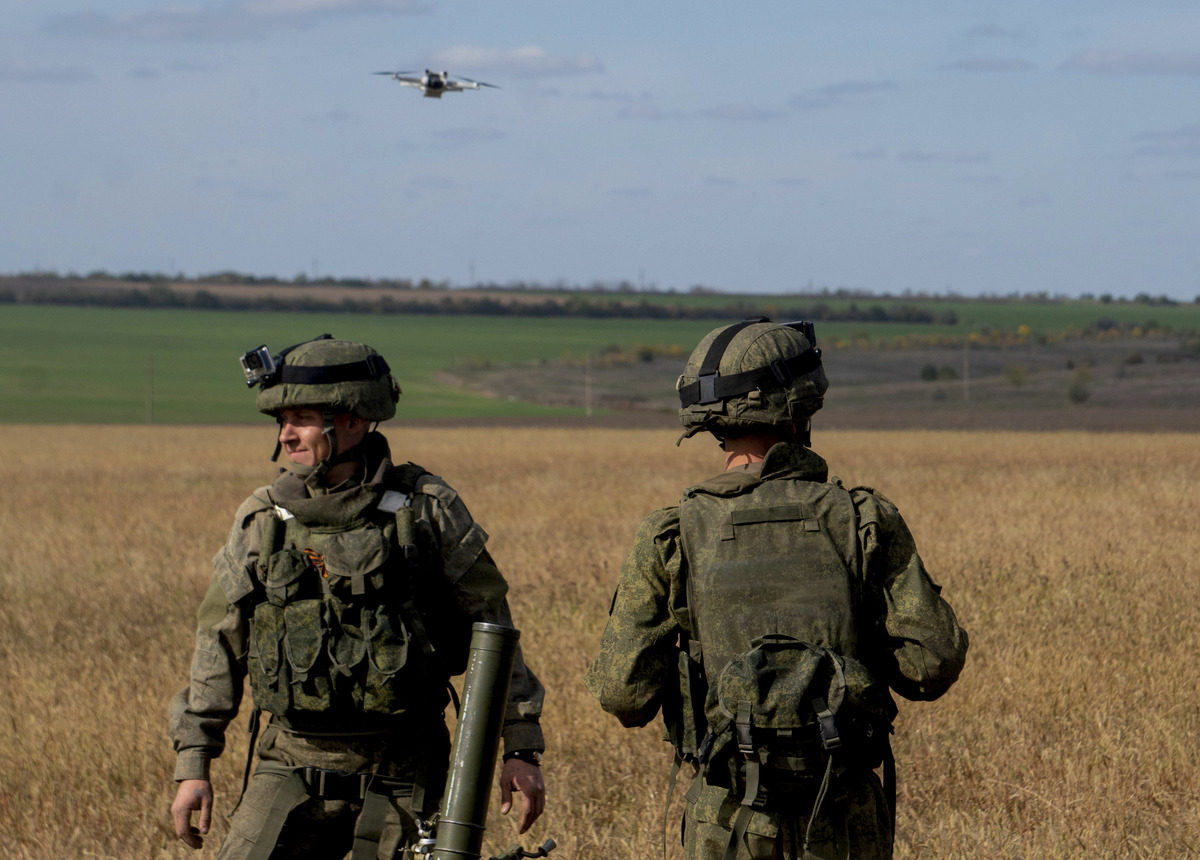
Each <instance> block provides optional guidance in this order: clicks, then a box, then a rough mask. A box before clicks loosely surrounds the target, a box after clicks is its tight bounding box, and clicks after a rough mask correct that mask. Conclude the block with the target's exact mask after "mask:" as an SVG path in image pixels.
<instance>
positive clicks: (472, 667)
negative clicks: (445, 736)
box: [430, 623, 521, 860]
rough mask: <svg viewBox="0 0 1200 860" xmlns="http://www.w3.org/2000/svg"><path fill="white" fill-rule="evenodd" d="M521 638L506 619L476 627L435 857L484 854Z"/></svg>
mask: <svg viewBox="0 0 1200 860" xmlns="http://www.w3.org/2000/svg"><path fill="white" fill-rule="evenodd" d="M520 638H521V634H520V632H519V631H517V630H514V629H513V628H512V627H504V626H503V625H500V624H484V623H477V624H475V625H474V626H473V627H472V632H471V651H470V655H469V658H468V662H467V673H466V675H465V676H464V678H463V692H462V709H461V711H460V712H459V715H458V725H457V727H456V728H455V730H454V748H453V752H452V754H451V762H450V777H449V780H448V782H447V784H446V796H445V798H444V799H443V801H442V809H441V815H440V817H439V819H438V826H437V842H436V844H435V845H434V848H433V852H432V853H431V854H430V857H431V860H461V858H468V860H477V858H478V857H479V856H480V850H481V849H482V847H483V830H484V826H485V825H486V823H487V810H488V801H489V800H490V799H491V796H492V777H493V776H494V775H495V773H496V754H497V753H498V752H499V751H500V731H501V729H503V728H504V712H505V709H506V707H507V705H508V684H509V680H510V678H511V677H512V667H513V660H514V659H515V658H516V653H517V640H519V639H520Z"/></svg>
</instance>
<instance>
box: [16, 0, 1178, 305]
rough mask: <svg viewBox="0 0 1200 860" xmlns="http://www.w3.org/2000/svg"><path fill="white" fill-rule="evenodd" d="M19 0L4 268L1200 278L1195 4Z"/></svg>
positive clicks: (1073, 288) (948, 287) (652, 279)
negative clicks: (459, 79)
mask: <svg viewBox="0 0 1200 860" xmlns="http://www.w3.org/2000/svg"><path fill="white" fill-rule="evenodd" d="M0 12H2V13H3V18H4V20H5V27H4V28H3V30H2V31H0V115H2V116H3V117H4V119H3V121H2V123H0V141H2V148H0V192H2V193H3V200H4V205H3V206H0V273H3V274H14V273H17V272H28V271H35V270H42V271H53V272H58V273H60V274H68V273H77V274H86V273H88V272H91V271H95V270H106V271H109V272H112V273H123V272H164V273H168V274H171V275H175V274H183V275H185V276H189V277H190V276H197V275H203V274H208V273H213V272H218V271H226V270H234V271H238V272H243V273H247V274H254V275H259V276H267V275H274V276H277V277H281V278H293V277H296V276H297V275H301V274H303V275H304V276H306V277H308V278H314V277H315V278H321V277H327V276H333V277H339V278H347V277H365V278H410V279H413V280H420V279H422V278H428V279H430V280H433V281H445V282H449V283H450V284H452V285H455V286H465V285H470V284H474V283H499V284H511V283H520V282H524V283H530V284H541V285H545V286H552V285H557V284H566V285H572V286H590V285H593V284H606V285H614V284H618V283H621V282H625V283H628V284H632V285H633V286H635V287H638V288H657V289H664V290H665V289H676V290H681V291H682V290H688V289H692V288H694V287H696V286H704V287H708V288H712V289H718V290H725V291H738V292H751V291H752V292H767V293H795V292H805V291H808V290H811V289H823V288H828V289H839V288H846V289H853V290H865V291H870V292H874V293H902V292H904V291H906V290H911V291H914V292H930V293H958V294H962V295H979V294H992V295H1007V294H1010V293H1014V292H1015V293H1039V292H1046V293H1049V294H1051V295H1066V296H1078V295H1083V294H1089V293H1090V294H1095V295H1097V296H1098V295H1102V294H1104V293H1111V294H1112V295H1115V296H1121V295H1125V296H1130V297H1132V296H1134V295H1136V294H1138V293H1149V294H1151V295H1153V296H1160V295H1165V296H1169V297H1172V298H1176V299H1181V300H1187V301H1191V300H1193V299H1195V298H1196V297H1197V296H1200V219H1198V218H1197V214H1198V208H1200V207H1198V205H1197V199H1198V193H1200V4H1197V3H1195V2H1194V0H1174V2H1156V0H1139V2H1136V3H1135V2H1131V0H1127V1H1126V2H1113V0H1056V2H1053V3H1046V2H1044V0H1037V2H1032V0H1005V2H976V0H956V2H950V0H945V2H942V0H912V1H911V2H906V3H896V2H879V0H862V2H854V0H851V2H847V3H838V4H832V3H810V2H799V0H786V2H774V0H762V2H758V3H754V4H734V3H728V2H725V3H715V2H708V0H691V2H679V0H658V2H636V3H634V2H628V0H606V2H604V3H587V4H585V3H580V2H572V0H557V2H546V0H522V2H512V0H476V2H448V0H447V2H443V0H177V2H169V3H168V2H151V0H105V2H103V3H98V2H81V1H80V0H0ZM426 68H434V69H439V70H440V69H444V70H447V71H449V72H450V73H451V75H452V76H453V75H460V76H464V77H467V78H471V79H475V80H482V81H485V82H488V83H491V84H494V85H496V88H492V89H482V90H479V91H468V92H463V93H457V94H449V95H446V96H445V97H443V98H442V99H440V100H435V99H428V98H423V97H422V96H421V94H420V92H419V91H417V90H414V89H409V88H406V87H402V86H401V85H400V84H398V83H397V82H395V81H393V80H391V79H390V78H388V77H386V76H380V75H375V74H373V73H374V72H377V71H393V70H406V71H407V70H417V71H418V72H419V71H421V70H424V69H426Z"/></svg>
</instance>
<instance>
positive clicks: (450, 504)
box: [170, 437, 544, 780]
mask: <svg viewBox="0 0 1200 860" xmlns="http://www.w3.org/2000/svg"><path fill="white" fill-rule="evenodd" d="M378 438H379V440H380V441H381V443H382V445H383V448H384V453H383V457H384V462H383V465H381V466H380V467H379V468H376V469H374V470H372V474H375V475H376V476H378V475H380V474H381V473H382V472H383V466H386V465H390V458H389V457H388V455H387V454H386V443H385V442H382V437H378ZM273 489H274V488H273V487H262V488H259V489H258V490H256V491H255V492H254V494H253V495H252V496H251V497H250V498H248V499H247V500H246V501H245V502H244V503H243V504H242V505H241V507H240V508H239V509H238V511H237V513H236V515H235V516H234V524H233V529H232V531H231V532H230V535H229V539H228V540H227V542H226V544H225V546H224V547H223V548H222V549H221V550H220V552H218V553H217V554H216V556H215V557H214V558H213V571H214V572H213V578H212V581H211V583H210V585H209V589H208V593H207V594H206V595H205V598H204V600H203V602H202V603H201V606H200V609H199V612H198V613H197V621H198V629H197V631H196V650H195V655H194V657H193V660H192V669H191V682H190V684H189V685H188V687H187V688H185V689H184V690H182V691H180V692H179V693H178V694H177V695H176V696H175V697H174V698H173V699H172V700H171V705H170V735H171V739H172V743H173V746H174V748H175V751H176V753H177V760H176V768H175V779H176V780H182V779H207V778H208V773H209V764H210V762H211V760H212V759H214V758H216V757H217V756H219V755H220V754H221V752H222V750H223V749H224V747H225V730H226V727H227V726H228V725H229V723H230V722H231V721H232V720H233V718H234V717H235V716H236V715H237V713H238V709H239V706H240V704H241V700H242V692H243V686H244V681H245V679H246V674H247V665H246V658H247V654H248V650H249V642H250V618H251V616H252V615H253V611H254V607H253V606H252V605H249V603H248V601H247V596H248V595H250V594H251V592H252V591H253V590H254V588H255V573H254V570H255V565H256V564H257V561H258V556H259V547H258V545H257V543H258V529H257V528H256V527H255V518H256V517H258V516H261V515H262V514H264V512H267V511H270V510H272V509H273V508H274V507H275V500H274V499H273V496H272V492H273ZM340 489H343V488H335V489H334V490H333V491H332V492H337V491H338V490H340ZM411 504H412V506H413V512H414V515H415V517H416V519H417V522H418V523H419V524H424V525H425V526H427V527H428V528H429V529H431V531H432V534H433V535H435V537H436V540H437V543H438V545H439V549H440V552H441V559H442V566H443V573H444V576H445V577H446V579H447V580H448V581H449V582H451V583H452V584H453V586H452V590H453V598H454V600H455V601H456V602H457V604H458V609H459V610H461V612H462V613H463V614H465V615H466V616H467V617H468V618H469V619H470V620H471V621H484V622H490V623H495V624H503V625H507V626H512V619H511V616H510V613H509V608H508V601H507V598H506V595H507V592H508V584H507V582H506V581H505V579H504V576H503V575H502V574H501V573H500V571H499V570H498V569H497V567H496V565H495V563H494V562H493V560H492V558H491V556H490V555H489V554H488V552H487V550H486V549H485V543H486V541H487V537H488V536H487V533H486V532H485V531H484V530H483V529H482V528H481V527H480V526H479V525H478V524H477V523H475V522H474V520H472V518H471V515H470V513H469V512H468V511H467V508H466V506H465V505H464V504H463V502H462V500H461V499H460V498H459V497H458V494H457V493H456V492H455V491H454V490H453V489H452V488H451V487H450V486H449V485H448V484H446V483H445V482H444V481H442V480H441V479H440V478H437V477H436V476H432V475H425V476H424V478H423V479H422V482H421V485H420V488H419V489H418V490H417V491H416V492H414V493H413V496H412V502H411ZM543 696H544V691H543V689H542V685H541V683H540V682H539V681H538V679H537V677H536V676H535V675H534V674H533V672H532V671H530V670H529V668H528V667H527V666H526V665H525V662H524V660H523V658H522V656H521V653H520V650H519V649H518V652H517V657H516V663H515V666H514V668H513V674H512V679H511V684H510V689H509V700H508V708H507V711H506V715H505V723H504V731H503V738H504V746H505V749H506V750H516V749H536V750H542V749H544V741H543V738H542V731H541V728H540V725H539V718H540V715H541V709H542V699H543ZM435 710H436V709H435ZM434 716H436V714H435V715H434ZM348 730H350V731H353V727H348ZM390 740H391V742H393V743H394V742H395V738H391V739H390ZM406 740H407V739H406ZM412 742H413V743H414V744H420V743H421V739H420V738H413V739H412Z"/></svg>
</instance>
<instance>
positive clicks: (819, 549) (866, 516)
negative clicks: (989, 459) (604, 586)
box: [585, 318, 967, 860]
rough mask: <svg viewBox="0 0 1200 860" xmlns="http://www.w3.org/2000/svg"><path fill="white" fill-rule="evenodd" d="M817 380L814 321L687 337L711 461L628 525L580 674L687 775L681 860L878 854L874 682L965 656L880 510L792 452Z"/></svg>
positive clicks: (896, 525)
mask: <svg viewBox="0 0 1200 860" xmlns="http://www.w3.org/2000/svg"><path fill="white" fill-rule="evenodd" d="M827 387H828V382H827V380H826V378H825V371H824V369H823V367H822V364H821V354H820V350H818V349H817V348H816V337H815V333H814V330H813V326H812V324H811V323H789V324H784V325H779V324H775V323H772V322H770V321H769V320H767V319H765V318H758V319H752V320H746V321H744V322H742V323H739V324H736V325H732V326H727V327H723V328H720V329H717V330H715V331H713V332H711V333H710V334H709V335H707V336H706V337H705V338H704V339H703V340H702V341H701V342H700V344H699V345H698V346H697V347H696V349H695V350H694V351H693V353H692V355H691V357H690V358H689V360H688V363H687V366H686V368H685V370H684V373H683V376H682V377H680V380H679V384H678V388H679V396H680V403H681V409H680V418H681V419H682V422H683V425H684V428H685V433H684V437H683V438H686V437H690V436H692V435H694V434H696V433H698V432H701V431H708V432H709V433H711V434H712V435H713V436H715V437H716V438H717V439H718V440H719V442H720V444H721V448H722V449H723V451H724V453H725V467H726V468H725V471H724V472H723V473H722V474H720V475H717V476H716V477H714V478H710V479H709V480H707V481H704V482H703V483H700V484H697V485H696V486H694V487H691V488H689V489H687V490H686V491H685V492H684V493H683V497H682V500H681V502H680V503H679V505H678V506H675V507H670V508H664V509H662V510H659V511H656V512H654V513H652V514H651V515H650V516H648V517H647V518H646V519H645V520H644V521H643V523H642V525H641V527H640V528H639V529H638V532H637V536H636V538H635V539H634V545H633V548H632V550H631V551H630V553H629V556H628V557H627V559H626V561H625V564H624V566H623V567H622V570H621V575H620V581H619V583H618V585H617V590H616V594H615V595H614V597H613V603H612V608H611V611H610V617H609V621H608V625H607V627H606V628H605V631H604V635H603V638H602V640H601V644H600V653H599V655H598V656H597V657H596V659H595V660H594V661H593V662H592V664H591V666H590V667H589V668H588V671H587V675H586V677H585V682H586V684H587V687H588V689H589V690H590V691H591V693H592V694H593V695H595V696H596V697H597V698H598V699H599V700H600V704H601V705H602V706H603V708H604V709H605V710H606V711H608V712H609V713H611V714H613V715H615V716H616V717H617V718H618V719H619V720H620V721H621V723H622V724H623V725H625V726H629V727H633V726H643V725H646V724H647V723H649V722H650V720H652V719H653V718H654V716H655V715H656V714H658V713H659V712H660V711H661V712H662V715H663V721H664V723H665V725H666V729H667V736H668V738H669V739H670V740H671V742H672V743H673V744H674V746H675V750H676V767H678V766H679V765H680V764H681V763H687V764H689V765H691V768H692V769H693V770H694V772H695V777H694V779H693V780H692V782H691V785H690V787H689V788H688V791H687V795H686V809H685V813H684V835H683V840H684V854H685V856H686V857H687V858H689V860H735V858H736V860H747V858H753V860H757V859H758V858H772V860H784V858H787V860H791V858H845V857H852V858H859V860H863V858H866V860H876V858H890V857H891V856H892V843H893V836H894V822H895V781H894V780H895V769H894V765H893V761H892V756H891V748H890V743H889V738H888V736H889V734H890V733H891V731H892V720H893V718H894V717H895V716H896V713H897V711H896V706H895V703H894V701H893V699H892V696H891V693H890V691H889V688H890V689H891V690H894V691H895V692H897V693H899V694H900V695H901V696H904V697H905V698H908V699H917V700H932V699H936V698H937V697H939V696H940V695H942V694H943V693H944V692H946V690H947V689H948V688H949V687H950V685H951V684H952V683H954V681H955V680H956V679H957V678H958V675H959V672H960V671H961V670H962V667H963V662H964V660H965V657H966V653H967V634H966V631H964V630H963V629H962V628H961V627H960V626H959V625H958V622H957V620H956V618H955V615H954V612H953V610H952V609H951V608H950V606H949V604H947V603H946V601H945V600H943V599H942V598H941V596H940V591H941V589H940V588H939V587H938V586H937V585H935V584H934V583H933V581H932V580H931V579H930V577H929V575H928V574H927V573H926V571H925V568H924V565H923V564H922V562H921V559H920V557H919V556H918V555H917V550H916V546H915V544H914V542H913V538H912V536H911V534H910V533H909V531H908V528H907V527H906V526H905V524H904V520H903V519H901V517H900V514H899V512H898V511H897V510H896V507H895V506H894V505H893V504H892V503H891V502H889V501H888V500H887V499H886V498H885V497H884V496H883V495H881V494H880V493H877V492H875V491H874V490H872V489H869V488H866V487H855V488H851V489H846V488H844V487H843V486H842V484H841V482H840V481H839V480H838V479H837V478H832V479H830V478H829V476H828V467H827V466H826V463H825V461H824V460H823V459H821V457H819V456H817V454H816V453H814V452H813V451H812V450H811V449H810V448H809V447H808V444H809V427H810V420H809V419H810V418H811V416H812V414H813V413H814V412H816V411H817V410H818V409H820V408H821V405H822V401H823V397H824V393H825V390H826V388H827ZM680 441H682V438H681V440H680ZM877 770H881V771H882V772H883V779H882V780H881V779H880V777H879V775H878V774H877V773H876V771H877ZM674 778H675V771H674V770H673V771H672V775H671V781H672V783H673V782H674Z"/></svg>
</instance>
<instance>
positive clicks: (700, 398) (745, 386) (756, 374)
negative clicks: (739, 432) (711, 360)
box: [679, 329, 821, 409]
mask: <svg viewBox="0 0 1200 860" xmlns="http://www.w3.org/2000/svg"><path fill="white" fill-rule="evenodd" d="M739 331H740V329H739ZM713 345H714V346H715V345H716V343H715V342H714V344H713ZM722 352H724V350H722ZM709 355H710V356H711V355H712V351H711V350H710V351H709ZM717 362H718V363H719V362H720V355H718V356H717ZM707 363H708V362H707V360H706V361H705V364H707ZM820 366H821V350H819V349H817V348H816V347H815V346H814V347H809V348H808V349H806V350H805V351H804V352H802V353H800V354H799V355H793V356H792V357H791V358H788V359H776V360H775V361H772V362H771V363H770V364H768V365H767V366H766V367H756V368H754V369H753V370H747V371H745V372H743V373H733V374H730V375H729V376H721V375H720V374H718V373H717V372H716V371H715V370H713V371H707V372H705V373H703V374H702V375H701V376H700V377H699V378H698V379H697V380H696V381H695V382H692V383H689V384H688V385H684V386H681V387H680V389H679V405H680V406H681V407H683V408H684V409H686V408H687V407H689V406H693V405H696V404H700V405H701V406H703V405H705V404H708V403H717V402H718V401H721V400H725V399H726V398H728V397H737V396H738V395H741V394H748V393H749V392H751V391H753V390H754V389H756V388H762V387H764V386H767V387H771V388H778V387H781V386H784V385H788V384H790V383H791V382H792V381H793V380H794V379H796V378H797V377H799V376H802V375H804V374H806V373H812V372H813V371H814V370H816V369H817V368H818V367H820Z"/></svg>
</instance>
